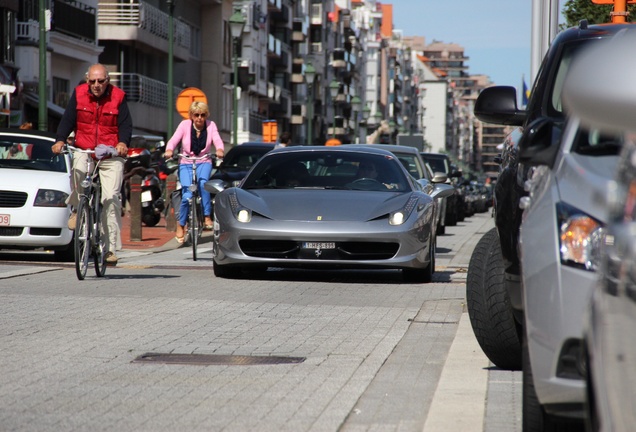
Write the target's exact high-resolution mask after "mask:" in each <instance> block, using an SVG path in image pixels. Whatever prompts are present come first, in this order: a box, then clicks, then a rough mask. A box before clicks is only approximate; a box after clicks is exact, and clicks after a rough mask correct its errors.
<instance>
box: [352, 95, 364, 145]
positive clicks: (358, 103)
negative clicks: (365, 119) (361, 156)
mask: <svg viewBox="0 0 636 432" xmlns="http://www.w3.org/2000/svg"><path fill="white" fill-rule="evenodd" d="M361 106H362V101H361V100H360V98H359V97H358V96H354V97H353V98H351V109H352V110H353V121H354V125H353V130H354V132H353V142H354V144H357V143H358V113H359V112H360V107H361Z"/></svg>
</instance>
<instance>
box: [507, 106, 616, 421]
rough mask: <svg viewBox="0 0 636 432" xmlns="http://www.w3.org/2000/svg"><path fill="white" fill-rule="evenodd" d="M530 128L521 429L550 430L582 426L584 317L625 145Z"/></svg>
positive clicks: (541, 124) (568, 128)
mask: <svg viewBox="0 0 636 432" xmlns="http://www.w3.org/2000/svg"><path fill="white" fill-rule="evenodd" d="M529 128H530V131H529V132H528V134H527V136H526V140H525V141H524V142H522V143H520V161H521V162H523V163H524V164H526V165H530V166H533V167H534V168H532V171H531V174H530V175H529V180H528V181H527V182H526V190H527V191H528V192H529V196H527V197H523V198H522V199H521V206H522V208H524V209H525V211H524V213H523V218H522V222H521V229H520V235H519V251H520V258H521V275H522V281H523V285H522V286H523V305H524V310H525V323H524V327H525V330H526V338H525V339H524V341H523V346H522V362H523V414H524V419H525V420H524V423H525V422H526V421H530V422H532V420H531V419H534V421H536V422H538V423H539V424H543V425H544V428H545V430H552V429H551V428H550V425H552V424H554V423H555V422H556V420H557V418H559V417H560V418H563V417H565V418H568V417H569V418H578V419H580V420H582V419H583V412H584V411H583V402H584V401H585V376H584V374H583V373H582V370H581V368H580V365H581V358H580V348H581V344H582V330H583V316H584V312H585V310H586V306H587V304H588V302H589V298H590V294H591V292H592V291H593V287H594V284H595V282H596V278H597V274H596V272H597V270H598V268H599V257H600V250H601V246H602V242H603V236H604V232H605V228H604V226H605V221H606V208H605V205H604V200H603V199H602V197H603V195H604V194H605V191H606V188H607V186H608V184H609V183H610V181H611V180H612V178H613V176H614V172H615V169H616V165H617V162H618V154H619V153H620V149H621V146H622V141H621V139H620V138H618V137H617V136H614V135H606V134H601V133H599V131H597V130H594V129H590V130H588V129H586V128H584V127H582V126H581V125H580V122H579V120H578V119H577V118H570V119H569V120H567V121H566V123H565V125H564V127H563V129H562V127H561V125H560V124H559V123H555V122H554V121H553V120H549V119H541V120H538V121H537V122H535V123H534V124H532V125H530V127H529ZM559 141H560V145H559ZM552 143H554V144H552ZM551 144H552V145H551Z"/></svg>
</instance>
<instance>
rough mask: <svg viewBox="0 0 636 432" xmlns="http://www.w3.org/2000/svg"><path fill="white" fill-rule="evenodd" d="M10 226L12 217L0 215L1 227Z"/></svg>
mask: <svg viewBox="0 0 636 432" xmlns="http://www.w3.org/2000/svg"><path fill="white" fill-rule="evenodd" d="M9 225H11V215H8V214H0V226H9Z"/></svg>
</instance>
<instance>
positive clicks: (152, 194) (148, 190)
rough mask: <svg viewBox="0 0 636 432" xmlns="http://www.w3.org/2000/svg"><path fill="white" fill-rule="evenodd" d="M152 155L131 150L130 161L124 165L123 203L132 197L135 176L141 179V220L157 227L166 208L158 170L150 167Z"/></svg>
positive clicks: (147, 224) (145, 151) (143, 151)
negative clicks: (132, 184) (131, 190)
mask: <svg viewBox="0 0 636 432" xmlns="http://www.w3.org/2000/svg"><path fill="white" fill-rule="evenodd" d="M150 160H151V153H150V151H148V150H147V149H142V148H129V149H128V159H127V160H126V164H125V165H124V187H123V188H122V189H123V190H122V195H123V200H122V201H123V202H124V205H125V202H126V200H127V199H128V197H130V179H131V178H132V177H133V176H134V175H139V176H140V177H141V179H142V180H141V220H142V222H143V223H144V224H145V225H146V226H149V227H151V226H155V225H157V224H158V223H159V221H160V220H161V213H162V212H163V210H164V208H165V202H164V199H163V188H162V186H161V181H160V180H159V177H158V175H157V170H156V169H155V168H154V167H152V166H150Z"/></svg>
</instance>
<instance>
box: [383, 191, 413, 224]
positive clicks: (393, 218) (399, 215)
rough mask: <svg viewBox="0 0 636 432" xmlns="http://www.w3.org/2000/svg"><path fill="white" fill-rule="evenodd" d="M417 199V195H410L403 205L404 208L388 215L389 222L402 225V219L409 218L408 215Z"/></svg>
mask: <svg viewBox="0 0 636 432" xmlns="http://www.w3.org/2000/svg"><path fill="white" fill-rule="evenodd" d="M417 201H418V198H417V196H411V198H409V200H408V201H407V202H406V204H405V205H404V208H402V209H400V210H398V211H396V212H393V213H391V215H390V216H389V224H390V225H402V224H403V223H404V221H406V220H407V219H408V218H409V216H410V215H411V212H413V209H414V208H415V206H416V205H417Z"/></svg>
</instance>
